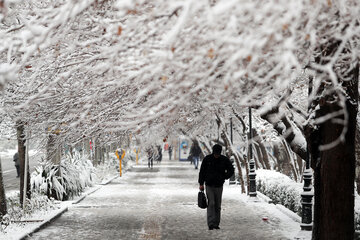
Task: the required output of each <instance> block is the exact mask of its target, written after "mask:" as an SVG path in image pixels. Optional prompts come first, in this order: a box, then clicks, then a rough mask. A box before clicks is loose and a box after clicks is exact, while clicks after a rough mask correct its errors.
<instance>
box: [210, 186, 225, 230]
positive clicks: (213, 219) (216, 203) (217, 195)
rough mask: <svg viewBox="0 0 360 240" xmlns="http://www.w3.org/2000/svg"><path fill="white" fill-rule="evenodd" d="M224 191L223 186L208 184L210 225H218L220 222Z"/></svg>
mask: <svg viewBox="0 0 360 240" xmlns="http://www.w3.org/2000/svg"><path fill="white" fill-rule="evenodd" d="M222 192H223V187H222V186H221V187H210V186H206V197H207V199H208V207H207V224H208V226H209V227H218V226H219V224H220V216H221V199H222Z"/></svg>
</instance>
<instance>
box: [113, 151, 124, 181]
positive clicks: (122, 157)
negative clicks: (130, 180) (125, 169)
mask: <svg viewBox="0 0 360 240" xmlns="http://www.w3.org/2000/svg"><path fill="white" fill-rule="evenodd" d="M121 151H122V154H121V158H120V155H119V151H118V150H116V151H115V155H116V157H117V158H118V159H119V172H120V177H121V175H122V169H121V161H122V160H123V159H124V157H125V150H121Z"/></svg>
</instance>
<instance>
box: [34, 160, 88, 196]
mask: <svg viewBox="0 0 360 240" xmlns="http://www.w3.org/2000/svg"><path fill="white" fill-rule="evenodd" d="M93 172H94V167H93V165H92V163H91V162H90V161H89V160H87V159H86V158H85V157H82V156H81V155H80V154H79V153H75V154H74V155H73V157H71V156H70V155H68V156H67V157H66V158H63V159H61V164H60V174H59V166H58V165H54V164H53V163H51V162H44V163H42V164H40V165H39V166H37V167H36V169H35V171H34V172H33V173H32V174H31V187H32V189H33V190H35V191H38V192H40V193H44V194H46V195H47V196H48V197H49V198H50V197H53V198H54V199H57V200H67V199H69V198H72V197H74V196H77V195H80V193H81V192H82V191H84V189H85V188H86V187H88V186H91V185H92V181H93V177H92V175H93Z"/></svg>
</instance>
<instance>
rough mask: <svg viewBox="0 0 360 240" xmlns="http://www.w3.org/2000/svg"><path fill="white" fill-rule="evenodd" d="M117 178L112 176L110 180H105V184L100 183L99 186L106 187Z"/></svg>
mask: <svg viewBox="0 0 360 240" xmlns="http://www.w3.org/2000/svg"><path fill="white" fill-rule="evenodd" d="M118 177H119V176H113V177H111V178H110V179H108V180H106V181H105V182H101V183H100V184H99V185H106V184H109V183H110V182H111V181H113V180H115V179H116V178H118Z"/></svg>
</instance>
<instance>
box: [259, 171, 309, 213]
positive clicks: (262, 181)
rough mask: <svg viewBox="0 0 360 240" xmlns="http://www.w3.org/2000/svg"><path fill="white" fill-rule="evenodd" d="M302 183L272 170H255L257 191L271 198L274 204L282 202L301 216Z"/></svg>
mask: <svg viewBox="0 0 360 240" xmlns="http://www.w3.org/2000/svg"><path fill="white" fill-rule="evenodd" d="M302 187H303V184H301V183H297V182H295V181H293V180H291V179H290V178H289V177H288V176H286V175H284V174H281V173H279V172H276V171H273V170H265V169H259V170H257V171H256V188H257V191H259V192H261V193H263V194H265V195H266V196H268V197H269V198H271V199H272V200H273V201H274V203H275V204H282V205H284V206H285V207H286V208H288V209H290V210H291V211H293V212H295V213H297V214H298V215H299V216H301V193H302V191H303V190H302Z"/></svg>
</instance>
